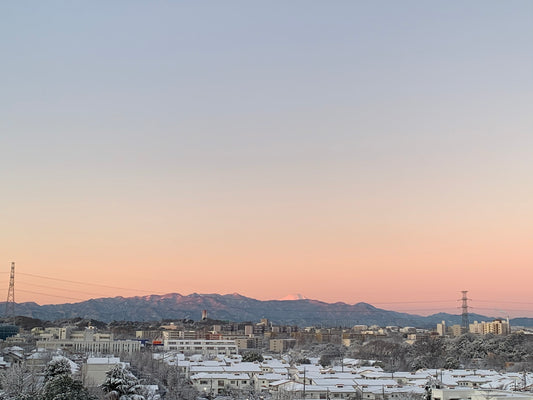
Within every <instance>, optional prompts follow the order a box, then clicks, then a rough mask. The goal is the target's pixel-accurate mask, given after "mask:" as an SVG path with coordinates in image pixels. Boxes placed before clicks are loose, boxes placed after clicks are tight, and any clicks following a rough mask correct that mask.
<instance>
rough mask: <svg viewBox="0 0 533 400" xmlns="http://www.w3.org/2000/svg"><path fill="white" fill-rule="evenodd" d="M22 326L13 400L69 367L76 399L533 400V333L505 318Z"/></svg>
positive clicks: (12, 334)
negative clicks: (425, 323) (426, 322)
mask: <svg viewBox="0 0 533 400" xmlns="http://www.w3.org/2000/svg"><path fill="white" fill-rule="evenodd" d="M11 322H13V323H12V324H4V325H2V326H0V337H1V338H2V339H3V340H2V342H1V347H2V354H1V357H0V368H1V369H2V370H1V371H0V384H1V389H0V390H1V391H0V399H6V400H7V399H22V398H43V399H44V398H54V397H46V393H47V392H53V391H54V390H55V389H54V388H53V385H52V383H51V382H55V381H54V379H52V378H51V377H50V374H51V372H50V371H56V372H54V373H57V371H58V370H59V371H62V370H66V372H64V373H65V374H67V375H68V377H69V378H68V379H70V381H68V382H70V383H69V384H70V385H71V387H74V386H72V385H73V383H74V382H75V383H77V384H78V386H79V387H80V389H79V390H80V392H79V393H82V392H83V393H85V395H84V396H85V397H83V396H82V395H81V394H79V393H78V394H72V395H71V397H69V398H72V399H78V398H80V399H83V398H86V399H112V398H120V399H123V400H125V399H130V398H131V399H146V400H156V399H185V400H189V399H191V400H192V399H209V400H212V399H218V400H223V399H353V400H356V399H357V400H398V399H409V400H414V399H421V400H422V399H424V400H459V399H471V400H472V399H474V400H489V399H493V398H498V399H501V398H505V399H507V398H508V399H512V400H522V399H524V400H526V399H533V368H532V366H533V330H532V329H530V328H524V327H512V326H510V325H509V322H508V321H507V320H502V319H496V320H493V321H479V322H473V323H471V324H469V328H468V331H467V330H465V327H461V326H459V325H456V326H450V327H447V326H446V324H445V323H444V322H443V323H441V324H438V325H437V326H436V327H435V329H420V328H416V327H398V326H385V327H379V326H367V325H356V326H353V327H351V328H343V327H328V328H324V327H298V326H287V325H276V324H274V323H272V322H271V321H268V320H266V319H262V320H260V321H257V322H239V323H237V322H228V321H217V320H211V319H209V318H208V314H207V311H206V310H205V311H203V312H202V315H201V319H199V320H197V321H193V320H178V321H161V322H157V323H155V322H154V323H148V322H138V323H136V322H126V321H122V322H113V323H110V324H105V323H102V322H99V321H94V320H84V319H81V318H77V319H73V320H68V321H56V322H55V323H51V322H48V321H40V320H35V319H32V318H28V317H16V318H14V319H13V320H12V321H11ZM58 365H59V367H58ZM61 365H63V367H62V368H63V369H62V368H61ZM52 375H53V373H52ZM56 380H57V379H56ZM117 381H120V382H122V384H121V385H116V384H115V385H113V384H111V383H112V382H115V383H116V382H117ZM51 387H52V388H51ZM58 393H59V392H58ZM24 396H26V397H24ZM39 396H41V397H39ZM76 396H77V397H76ZM113 396H118V397H113ZM120 396H123V397H120ZM124 396H125V397H124ZM128 396H129V397H128Z"/></svg>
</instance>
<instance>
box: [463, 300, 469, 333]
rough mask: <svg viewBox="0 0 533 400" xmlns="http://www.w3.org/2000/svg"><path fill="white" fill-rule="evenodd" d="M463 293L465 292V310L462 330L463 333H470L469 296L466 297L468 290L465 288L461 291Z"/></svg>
mask: <svg viewBox="0 0 533 400" xmlns="http://www.w3.org/2000/svg"><path fill="white" fill-rule="evenodd" d="M461 293H462V294H463V297H462V298H461V300H462V302H463V304H462V307H461V308H462V309H463V312H462V314H461V317H462V318H461V331H462V333H468V331H469V329H468V328H469V323H468V297H466V294H467V293H468V290H463V291H461Z"/></svg>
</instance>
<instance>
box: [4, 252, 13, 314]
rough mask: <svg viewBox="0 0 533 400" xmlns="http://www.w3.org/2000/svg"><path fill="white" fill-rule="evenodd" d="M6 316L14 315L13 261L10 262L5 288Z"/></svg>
mask: <svg viewBox="0 0 533 400" xmlns="http://www.w3.org/2000/svg"><path fill="white" fill-rule="evenodd" d="M5 315H6V317H15V263H14V262H12V263H11V274H10V275H9V289H8V290H7V300H6V312H5Z"/></svg>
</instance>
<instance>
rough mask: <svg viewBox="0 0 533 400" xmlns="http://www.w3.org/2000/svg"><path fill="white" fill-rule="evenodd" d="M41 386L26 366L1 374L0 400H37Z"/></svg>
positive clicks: (18, 365) (13, 367)
mask: <svg viewBox="0 0 533 400" xmlns="http://www.w3.org/2000/svg"><path fill="white" fill-rule="evenodd" d="M41 386H42V385H41V384H40V383H39V379H38V377H37V375H36V374H34V373H33V371H31V370H30V369H29V368H28V367H27V366H25V365H24V364H13V366H12V367H11V368H9V369H6V370H4V371H1V372H0V388H1V389H0V400H33V399H36V398H38V396H39V393H40V391H41Z"/></svg>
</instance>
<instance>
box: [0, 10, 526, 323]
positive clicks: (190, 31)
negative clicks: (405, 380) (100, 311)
mask: <svg viewBox="0 0 533 400" xmlns="http://www.w3.org/2000/svg"><path fill="white" fill-rule="evenodd" d="M532 39H533V2H531V1H529V0H524V1H519V0H509V1H505V2H504V1H499V0H496V1H492V0H483V1H476V0H472V1H466V2H465V1H449V0H446V1H444V0H442V1H441V0H437V1H432V2H426V1H422V0H419V1H411V0H402V1H395V0H389V1H385V0H378V1H362V0H361V1H340V0H339V1H333V2H330V1H328V2H326V1H314V0H311V1H290V2H287V1H272V2H248V1H227V2H218V1H207V2H197V1H174V2H168V1H156V2H142V1H114V2H107V1H92V2H70V1H49V2H38V1H16V2H2V4H1V5H0V54H1V56H0V58H1V62H0V88H1V89H0V194H1V195H0V224H1V227H2V229H0V279H3V280H4V285H5V293H6V295H7V289H8V284H9V270H10V265H11V262H15V263H16V279H15V300H16V301H17V302H25V301H35V302H37V303H39V304H55V303H65V302H77V301H82V300H86V299H89V298H97V297H110V296H128V297H129V296H136V295H147V294H165V293H181V294H183V295H186V294H190V293H220V294H226V293H235V292H236V293H240V294H242V295H244V296H248V297H253V298H256V299H261V300H267V299H280V298H283V297H285V296H286V295H288V294H295V293H298V294H301V295H302V296H305V297H307V298H311V299H317V300H322V301H326V302H338V301H342V302H346V303H350V304H354V303H357V302H361V301H363V302H368V303H371V304H373V305H375V306H377V307H380V308H385V309H390V310H398V311H406V312H412V313H417V314H422V315H427V314H432V313H436V312H440V311H446V312H452V313H456V314H459V313H460V312H461V309H460V307H461V302H460V301H459V299H460V298H461V291H463V290H468V297H469V299H470V300H469V306H470V307H471V308H470V312H476V313H480V314H484V315H490V316H507V315H510V316H529V317H533V288H532V287H533V201H532V199H533V179H532V177H533V156H532V154H533V150H532V149H533V114H532V112H531V110H532V109H533V72H532V71H533V40H532ZM0 294H1V284H0Z"/></svg>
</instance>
